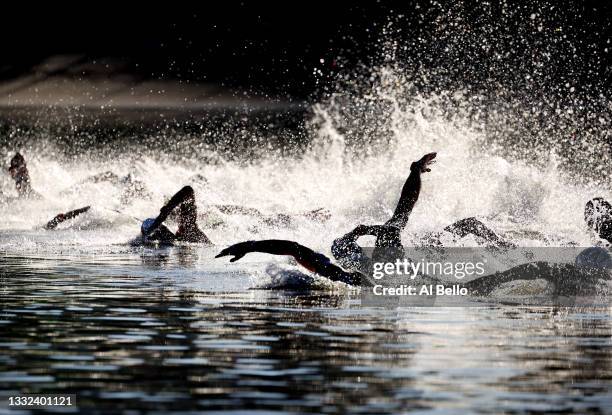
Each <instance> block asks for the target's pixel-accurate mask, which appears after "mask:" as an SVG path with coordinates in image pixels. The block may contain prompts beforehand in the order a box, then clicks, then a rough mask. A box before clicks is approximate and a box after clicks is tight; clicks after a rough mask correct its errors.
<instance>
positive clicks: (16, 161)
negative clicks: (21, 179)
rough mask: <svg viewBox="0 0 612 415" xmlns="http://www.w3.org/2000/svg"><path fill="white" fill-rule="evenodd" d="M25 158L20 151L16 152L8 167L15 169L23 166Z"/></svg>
mask: <svg viewBox="0 0 612 415" xmlns="http://www.w3.org/2000/svg"><path fill="white" fill-rule="evenodd" d="M25 164H26V162H25V158H23V156H22V155H21V154H20V153H16V154H15V155H14V156H13V158H12V159H11V167H10V169H17V168H19V167H21V166H25Z"/></svg>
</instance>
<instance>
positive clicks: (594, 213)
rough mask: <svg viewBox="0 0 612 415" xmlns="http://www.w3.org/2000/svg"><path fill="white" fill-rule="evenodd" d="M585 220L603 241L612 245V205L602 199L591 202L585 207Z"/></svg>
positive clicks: (594, 199) (597, 198) (598, 198)
mask: <svg viewBox="0 0 612 415" xmlns="http://www.w3.org/2000/svg"><path fill="white" fill-rule="evenodd" d="M584 220H585V222H586V223H587V225H588V227H589V228H591V229H592V230H594V231H595V233H597V235H598V236H599V237H600V238H601V239H605V240H606V241H608V242H610V243H612V205H611V204H610V203H609V202H608V201H607V200H605V199H604V198H602V197H596V198H593V199H591V200H589V201H588V202H587V203H586V206H585V207H584Z"/></svg>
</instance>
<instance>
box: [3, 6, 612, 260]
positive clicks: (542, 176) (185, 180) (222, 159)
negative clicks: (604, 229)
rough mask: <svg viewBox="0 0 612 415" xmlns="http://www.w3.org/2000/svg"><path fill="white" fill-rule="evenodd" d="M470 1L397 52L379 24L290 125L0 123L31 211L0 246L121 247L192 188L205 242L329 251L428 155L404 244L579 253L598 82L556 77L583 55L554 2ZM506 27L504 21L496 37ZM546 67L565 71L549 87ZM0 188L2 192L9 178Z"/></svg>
mask: <svg viewBox="0 0 612 415" xmlns="http://www.w3.org/2000/svg"><path fill="white" fill-rule="evenodd" d="M453 4H456V5H453ZM479 7H480V8H482V10H480V9H479V10H480V12H481V13H480V14H478V13H475V15H477V16H476V17H474V16H469V15H467V14H466V10H467V8H466V7H465V4H464V3H463V2H432V3H430V4H429V7H428V8H426V9H425V8H424V9H423V11H422V18H423V19H425V20H427V21H429V22H431V24H429V25H425V26H424V27H425V28H426V29H427V30H429V31H428V32H427V33H426V35H425V34H424V33H420V34H417V36H413V37H412V38H411V39H412V40H411V41H410V42H406V41H404V40H403V39H402V37H401V36H402V35H401V30H400V29H401V28H400V26H401V22H402V20H401V16H397V17H396V18H394V19H392V20H391V21H390V23H389V25H388V26H387V27H385V28H384V29H383V33H382V34H381V35H382V40H381V42H380V57H379V58H380V59H379V61H378V62H377V63H375V64H372V65H369V66H366V67H364V68H362V69H360V70H358V71H357V72H356V73H355V72H349V73H340V74H338V77H337V80H338V82H337V86H336V87H335V89H334V90H333V92H331V93H330V94H329V95H327V96H326V97H325V98H323V99H321V100H319V102H317V103H315V104H314V105H313V106H312V107H311V109H310V112H309V115H308V116H307V117H306V122H305V123H304V125H303V126H300V127H298V128H295V129H287V130H285V131H282V132H279V131H278V129H276V130H274V131H270V130H268V129H265V128H264V129H261V128H254V127H253V128H250V126H249V125H246V126H245V125H243V124H241V123H235V124H232V123H229V124H226V125H224V126H223V127H222V128H221V127H219V126H218V125H213V126H211V125H206V124H205V123H201V124H200V125H198V126H197V128H195V129H191V130H189V131H186V130H185V129H182V128H180V126H174V127H171V128H164V129H162V130H160V131H157V132H154V133H150V134H145V135H143V134H142V133H141V132H139V133H138V134H136V133H134V134H131V133H130V132H129V131H127V132H125V131H124V132H122V133H121V134H119V133H118V130H117V129H115V128H111V129H103V128H101V127H100V128H98V127H95V128H97V130H96V132H95V134H92V135H91V136H89V135H87V134H86V133H77V132H75V131H77V130H78V126H75V125H74V123H73V122H72V120H74V119H78V117H77V116H75V117H72V118H70V119H71V122H70V123H68V124H70V125H69V127H68V128H67V129H63V130H62V129H41V130H36V129H35V128H30V129H26V130H19V129H18V128H17V127H14V126H11V125H8V126H7V125H4V126H3V127H4V128H3V131H5V136H6V137H7V138H8V139H9V141H10V143H9V144H6V145H4V147H3V149H2V154H4V159H5V160H8V158H9V157H10V155H11V154H12V152H14V151H15V150H21V151H22V152H23V153H24V155H25V156H26V158H27V159H28V161H29V166H30V172H31V177H32V182H33V187H34V188H35V190H36V191H38V192H39V193H41V194H42V195H43V196H44V199H43V200H41V201H27V202H26V201H18V202H14V203H10V204H4V205H2V206H0V216H1V217H2V219H1V220H0V229H1V230H2V233H3V234H4V235H5V237H3V242H2V243H3V245H4V246H5V247H6V246H15V245H20V246H24V245H28V244H29V243H33V242H32V240H35V239H36V237H37V236H36V235H43V234H44V235H45V237H44V238H43V239H42V241H43V242H40V243H41V244H45V243H50V244H62V243H66V244H75V243H77V244H93V245H95V244H109V243H118V244H121V243H125V242H126V241H128V240H129V239H130V238H131V237H133V236H134V235H135V234H137V233H138V229H139V224H138V221H137V219H143V218H146V217H151V216H155V215H156V213H157V212H158V210H159V207H160V206H161V205H162V204H163V203H164V201H165V200H166V199H167V198H168V197H170V196H171V195H172V194H173V193H174V192H175V191H177V190H178V189H179V188H180V187H181V186H183V185H185V184H191V185H192V186H194V188H195V190H196V195H197V202H198V205H199V207H200V213H201V214H202V218H201V221H202V228H203V229H204V230H205V231H206V232H207V233H208V234H209V235H210V237H211V239H212V240H213V241H214V242H215V243H216V244H217V245H225V244H229V243H234V242H237V241H240V240H245V239H253V238H258V239H259V238H283V239H293V240H297V241H299V242H301V243H303V244H306V245H309V246H312V247H313V248H316V249H319V250H321V251H323V252H329V247H330V245H331V242H332V241H333V239H334V238H336V237H338V236H340V235H342V234H344V233H345V232H347V231H349V230H350V229H352V228H353V227H354V226H356V225H357V224H359V223H381V222H383V221H385V220H387V219H388V218H389V217H390V215H391V213H392V211H393V209H394V207H395V204H396V202H397V199H398V197H399V192H400V190H401V187H402V184H403V182H404V180H405V179H406V177H407V175H408V174H409V167H410V164H411V162H412V161H414V160H416V159H418V158H420V157H421V156H422V155H423V154H424V153H427V152H431V151H437V152H438V163H437V164H436V165H435V166H434V168H433V171H432V172H431V173H427V174H426V175H424V177H423V189H422V193H421V196H420V199H419V202H418V204H417V206H416V208H415V210H414V211H413V213H412V215H411V218H410V221H409V224H408V227H407V229H406V231H405V234H404V240H405V242H406V243H412V242H414V241H416V240H418V238H419V235H422V234H424V233H426V232H431V231H438V230H440V229H442V228H443V227H445V226H447V225H448V224H450V223H452V222H454V221H456V220H458V219H462V218H465V217H468V216H476V217H479V218H481V219H483V220H484V221H485V222H487V223H488V224H489V225H490V226H491V227H492V228H493V229H495V230H496V231H498V232H500V233H502V234H503V235H505V236H506V237H507V238H509V239H510V240H512V241H514V242H516V243H518V244H519V245H524V246H534V245H538V246H539V245H552V246H555V245H564V244H569V243H576V244H579V245H591V244H592V243H593V239H592V235H591V234H589V232H588V231H587V229H586V227H585V226H584V223H583V209H584V204H585V202H586V201H587V200H588V199H590V198H592V197H595V196H602V197H604V198H607V199H612V189H611V188H610V183H609V166H610V162H611V160H612V157H611V154H610V147H609V144H607V141H606V137H607V134H608V133H607V132H606V131H607V129H608V126H609V120H610V119H611V117H610V108H611V107H610V105H609V99H608V97H607V96H602V95H601V93H600V92H601V91H600V90H598V89H597V85H593V84H591V83H588V82H583V85H587V84H588V85H590V86H589V88H586V87H585V88H582V89H580V88H579V87H578V86H577V85H579V83H580V82H581V81H584V80H585V78H584V77H583V78H581V77H580V76H574V77H571V76H569V75H568V76H569V77H568V76H566V75H567V74H570V75H571V74H573V73H574V72H575V71H574V72H572V70H573V69H572V68H575V65H577V60H579V59H587V57H589V56H591V55H592V53H594V52H593V51H594V49H593V48H592V47H591V46H589V45H587V46H584V48H583V49H580V45H578V44H577V43H576V42H577V41H576V38H575V36H574V37H572V33H571V30H570V29H571V25H569V24H568V25H565V26H561V27H560V26H559V25H560V24H559V22H560V21H563V20H562V19H560V18H559V16H557V14H558V11H559V8H555V7H554V4H552V3H551V4H548V3H541V4H539V5H537V6H534V5H529V6H526V7H520V8H512V7H510V6H509V5H508V4H506V3H503V4H502V6H500V8H494V7H492V6H491V5H490V4H489V3H486V4H484V3H483V4H482V5H481V6H479ZM551 13H552V15H555V19H553V18H552V17H551ZM504 19H506V20H504ZM508 19H511V20H512V21H513V22H518V23H517V24H509V25H506V26H507V27H506V26H504V25H503V23H504V21H506V22H507V21H508ZM500 22H501V23H500ZM588 51H590V52H591V55H589V53H587V52H588ZM589 59H590V58H589ZM551 66H555V67H559V68H561V69H563V70H564V71H565V72H563V74H564V75H562V76H558V77H557V78H553V77H550V76H549V75H548V74H549V71H547V70H546V68H547V67H551ZM587 66H588V65H587ZM561 69H560V70H561ZM587 81H588V80H587ZM587 89H588V91H587ZM119 135H120V136H121V137H119V138H117V137H118V136H119ZM66 137H68V138H66ZM72 138H74V140H73V139H72ZM19 142H21V145H19V144H16V143H19ZM75 149H76V150H75ZM104 171H112V172H113V173H115V174H116V175H117V176H119V177H122V178H126V177H130V180H133V181H138V182H139V183H141V184H142V187H143V188H144V189H146V192H143V193H138V192H137V194H136V197H133V198H130V199H129V200H127V201H126V200H124V199H125V198H124V197H123V196H124V195H125V192H126V185H125V182H124V183H81V182H82V180H83V178H85V177H87V176H90V175H93V174H97V173H100V172H104ZM0 191H2V192H3V193H4V194H8V195H10V194H11V192H12V184H11V182H10V179H9V178H7V177H5V176H3V177H2V178H1V179H0ZM222 204H230V205H241V206H245V207H250V208H255V209H258V210H259V211H261V212H262V213H264V214H265V215H275V214H280V213H283V214H293V215H294V218H293V220H292V221H291V223H289V224H285V225H282V226H279V225H274V226H270V225H269V224H266V223H262V221H261V220H259V219H257V218H253V217H249V216H247V215H229V214H225V213H223V212H222V211H220V210H218V209H216V208H215V205H222ZM84 205H92V206H93V209H92V211H91V213H90V214H88V215H84V216H83V217H80V218H78V219H77V220H75V221H74V222H73V223H71V224H70V225H69V226H68V229H65V230H63V231H61V232H57V233H55V234H49V233H44V231H42V230H39V226H40V225H42V224H43V223H44V222H45V221H47V220H48V219H50V218H51V217H52V216H54V215H55V214H56V213H57V212H59V211H66V210H68V209H71V208H76V207H81V206H84ZM321 207H324V208H326V209H328V210H329V211H330V212H331V219H329V220H328V221H326V222H324V223H319V222H317V221H312V220H309V219H308V218H306V217H304V216H301V215H300V214H301V213H303V212H306V211H310V210H313V209H317V208H321ZM117 210H119V211H120V212H121V213H117V212H116V211H117ZM135 218H137V219H135ZM9 231H10V232H9ZM9 234H10V235H11V236H10V237H9V236H6V235H9ZM35 243H38V242H35Z"/></svg>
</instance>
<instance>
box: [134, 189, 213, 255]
mask: <svg viewBox="0 0 612 415" xmlns="http://www.w3.org/2000/svg"><path fill="white" fill-rule="evenodd" d="M177 208H178V219H177V220H178V225H179V226H178V230H177V231H176V233H172V231H170V230H169V229H168V228H167V227H166V226H164V225H163V223H164V221H165V220H166V219H167V218H168V216H170V214H171V213H172V212H173V211H174V210H175V209H177ZM197 213H198V212H197V207H196V204H195V194H194V191H193V188H192V187H191V186H185V187H183V188H182V189H181V190H179V191H178V192H177V193H176V194H175V195H174V196H172V198H170V200H169V201H168V203H166V204H165V205H164V206H163V207H162V208H161V209H160V210H159V216H157V218H150V219H146V220H145V221H144V222H143V223H142V226H141V228H140V231H141V234H142V241H143V242H145V243H147V242H158V243H162V244H172V243H173V242H176V241H182V242H195V243H202V244H206V245H210V244H211V242H210V239H208V237H207V236H206V235H205V234H204V232H202V231H201V230H200V228H198V224H197V217H198V214H197Z"/></svg>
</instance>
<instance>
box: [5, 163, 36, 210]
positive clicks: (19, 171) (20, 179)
mask: <svg viewBox="0 0 612 415" xmlns="http://www.w3.org/2000/svg"><path fill="white" fill-rule="evenodd" d="M8 171H9V174H10V175H11V178H12V179H13V180H14V181H15V189H16V190H17V197H18V198H19V199H38V198H40V197H41V196H40V195H39V194H38V193H36V192H35V191H34V189H32V185H31V183H30V172H29V171H28V166H27V164H26V161H25V158H24V157H23V156H22V155H21V154H20V153H16V154H15V155H14V156H13V158H11V165H10V167H9V168H8Z"/></svg>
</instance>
